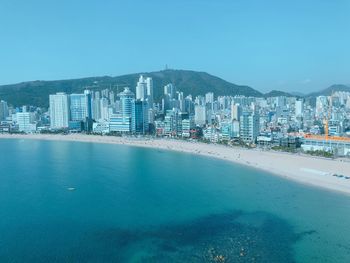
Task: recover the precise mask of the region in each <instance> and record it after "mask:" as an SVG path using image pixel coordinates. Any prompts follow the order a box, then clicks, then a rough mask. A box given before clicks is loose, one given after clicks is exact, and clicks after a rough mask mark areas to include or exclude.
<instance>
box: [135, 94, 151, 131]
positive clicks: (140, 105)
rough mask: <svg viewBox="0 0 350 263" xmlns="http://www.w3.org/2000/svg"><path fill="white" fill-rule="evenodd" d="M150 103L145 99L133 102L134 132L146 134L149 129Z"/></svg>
mask: <svg viewBox="0 0 350 263" xmlns="http://www.w3.org/2000/svg"><path fill="white" fill-rule="evenodd" d="M148 114H149V113H148V103H147V101H144V100H134V101H133V102H132V117H131V130H132V132H133V133H138V134H146V133H148V131H149V121H148Z"/></svg>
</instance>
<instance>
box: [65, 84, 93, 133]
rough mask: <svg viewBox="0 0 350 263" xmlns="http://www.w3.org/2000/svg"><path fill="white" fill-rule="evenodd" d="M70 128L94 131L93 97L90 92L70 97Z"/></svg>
mask: <svg viewBox="0 0 350 263" xmlns="http://www.w3.org/2000/svg"><path fill="white" fill-rule="evenodd" d="M69 109H70V121H69V127H70V128H72V129H74V130H81V129H84V130H85V131H91V130H92V97H91V93H90V91H89V90H85V91H84V93H83V94H71V95H69Z"/></svg>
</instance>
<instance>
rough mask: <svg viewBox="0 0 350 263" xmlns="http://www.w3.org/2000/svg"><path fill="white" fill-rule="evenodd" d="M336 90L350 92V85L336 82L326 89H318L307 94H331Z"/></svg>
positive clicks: (310, 95)
mask: <svg viewBox="0 0 350 263" xmlns="http://www.w3.org/2000/svg"><path fill="white" fill-rule="evenodd" d="M335 91H347V92H350V85H343V84H335V85H332V86H330V87H328V88H326V89H324V90H321V91H317V92H313V93H310V94H308V95H306V97H317V96H330V95H332V93H333V92H335Z"/></svg>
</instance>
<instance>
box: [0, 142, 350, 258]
mask: <svg viewBox="0 0 350 263" xmlns="http://www.w3.org/2000/svg"><path fill="white" fill-rule="evenodd" d="M0 262H194V263H196V262H269V263H272V262H347V263H348V262H350V196H347V195H342V194H338V193H335V192H330V191H326V190H321V189H318V188H312V187H309V186H304V185H300V184H297V183H294V182H291V181H287V180H285V179H283V178H280V177H277V176H273V175H270V174H268V173H265V172H262V171H259V170H255V169H251V168H248V167H244V166H240V165H235V164H232V163H229V162H226V161H221V160H217V159H211V158H206V157H200V156H197V155H191V154H184V153H177V152H171V151H164V150H156V149H146V148H137V147H130V146H122V145H107V144H93V143H78V142H58V141H56V142H55V141H52V142H50V141H39V140H20V139H18V140H6V139H1V140H0Z"/></svg>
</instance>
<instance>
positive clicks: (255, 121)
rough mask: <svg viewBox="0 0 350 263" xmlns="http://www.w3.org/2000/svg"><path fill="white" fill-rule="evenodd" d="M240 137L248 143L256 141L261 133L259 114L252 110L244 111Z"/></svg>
mask: <svg viewBox="0 0 350 263" xmlns="http://www.w3.org/2000/svg"><path fill="white" fill-rule="evenodd" d="M239 126H240V138H241V139H242V140H243V141H244V142H246V143H254V142H255V140H256V138H257V137H258V135H259V130H260V126H259V114H258V113H257V112H254V111H251V110H245V111H243V113H242V115H241V117H240V123H239Z"/></svg>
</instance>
